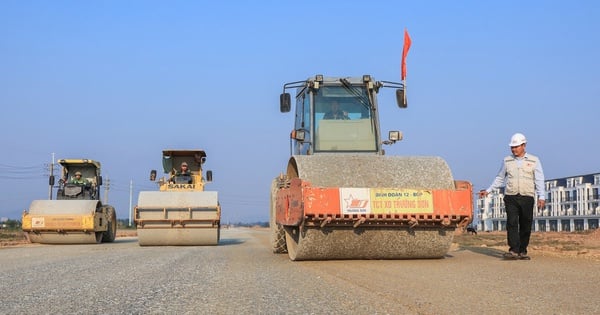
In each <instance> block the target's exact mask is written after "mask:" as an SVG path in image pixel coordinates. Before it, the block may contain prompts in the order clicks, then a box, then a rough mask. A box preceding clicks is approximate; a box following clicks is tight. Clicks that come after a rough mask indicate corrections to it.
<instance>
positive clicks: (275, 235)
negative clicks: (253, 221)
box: [269, 178, 287, 254]
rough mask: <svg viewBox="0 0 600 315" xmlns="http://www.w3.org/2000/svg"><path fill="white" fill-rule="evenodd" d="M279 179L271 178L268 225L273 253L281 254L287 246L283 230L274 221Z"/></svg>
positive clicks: (285, 250)
mask: <svg viewBox="0 0 600 315" xmlns="http://www.w3.org/2000/svg"><path fill="white" fill-rule="evenodd" d="M278 183H279V180H278V179H277V178H275V179H273V182H272V183H271V217H270V221H269V226H270V227H271V245H272V247H273V253H275V254H283V253H286V252H287V246H286V244H285V239H286V238H285V230H284V229H283V227H282V226H281V225H280V224H277V222H276V221H275V204H276V197H277V190H278V188H279V184H278Z"/></svg>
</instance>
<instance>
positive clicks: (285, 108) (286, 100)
mask: <svg viewBox="0 0 600 315" xmlns="http://www.w3.org/2000/svg"><path fill="white" fill-rule="evenodd" d="M291 108H292V97H291V96H290V93H282V94H281V95H279V110H280V111H281V112H282V113H287V112H289V111H290V109H291Z"/></svg>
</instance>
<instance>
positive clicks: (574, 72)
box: [0, 0, 600, 222]
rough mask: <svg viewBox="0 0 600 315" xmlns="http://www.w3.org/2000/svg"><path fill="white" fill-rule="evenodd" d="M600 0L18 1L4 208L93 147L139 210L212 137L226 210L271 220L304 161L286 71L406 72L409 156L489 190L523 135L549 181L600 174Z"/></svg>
mask: <svg viewBox="0 0 600 315" xmlns="http://www.w3.org/2000/svg"><path fill="white" fill-rule="evenodd" d="M599 16H600V4H598V3H597V2H596V1H526V2H525V1H501V2H494V1H492V2H489V1H462V2H461V1H413V2H405V1H369V2H364V1H304V2H288V1H253V2H249V1H235V2H234V1H9V0H6V1H0V107H1V108H2V115H0V131H1V137H0V148H1V150H2V152H3V153H4V154H2V155H1V156H0V217H8V218H11V219H20V215H21V213H22V211H23V210H24V209H26V208H27V207H28V206H29V204H30V203H31V201H32V200H35V199H45V198H47V197H48V186H47V173H48V171H47V170H46V169H45V168H46V167H47V165H48V164H49V163H50V162H51V158H52V153H55V156H56V158H57V159H59V158H90V159H95V160H98V161H100V162H101V163H102V166H103V176H104V180H105V181H106V180H107V179H110V184H111V186H110V187H111V190H110V192H109V201H110V202H109V203H110V204H112V205H113V206H115V207H116V209H117V213H118V217H119V218H128V216H129V215H128V208H129V201H130V191H129V184H130V182H131V181H132V182H133V194H132V200H133V204H134V205H135V203H136V202H137V194H138V192H139V191H141V190H155V189H156V186H155V185H154V184H152V183H151V182H150V181H149V180H148V177H149V171H150V170H151V169H160V167H161V152H162V150H163V149H167V148H182V149H195V148H200V149H204V150H206V152H207V155H208V158H207V162H206V164H205V168H206V169H210V170H212V171H213V173H214V182H213V183H210V184H209V185H208V186H207V189H208V190H216V191H219V199H220V202H221V205H222V209H223V210H222V211H223V218H222V219H223V222H240V221H242V222H255V221H266V220H268V216H269V214H268V207H269V187H270V183H271V179H272V178H273V177H274V176H276V175H278V174H279V173H280V172H282V171H284V169H285V166H286V162H287V159H288V157H289V133H290V130H291V128H292V122H293V115H292V114H291V113H287V114H281V113H280V112H279V104H278V102H279V94H280V93H281V91H282V86H283V84H284V83H286V82H290V81H298V80H304V79H306V78H307V77H309V76H313V75H315V74H324V75H328V76H361V75H363V74H371V75H372V76H373V77H375V78H376V79H378V80H388V81H399V80H400V57H401V52H402V35H403V30H404V28H407V29H408V31H409V33H410V35H411V38H412V47H411V50H410V52H409V55H408V59H407V67H408V75H407V92H408V101H409V107H408V108H407V109H403V110H401V109H398V108H397V107H396V105H395V103H394V100H393V93H392V91H391V90H385V89H384V90H383V93H382V95H381V96H380V110H381V120H382V121H381V123H382V130H383V131H384V132H386V131H387V130H401V131H403V133H404V138H405V139H404V140H403V141H402V142H400V143H397V144H395V145H394V146H391V147H388V148H387V154H391V155H436V156H441V157H442V158H444V159H445V160H446V161H447V162H448V164H449V165H450V168H451V169H452V172H453V175H454V177H455V179H464V180H469V181H471V182H472V183H473V185H474V187H475V189H476V190H478V189H481V188H486V187H487V186H488V185H489V184H490V183H491V181H492V179H493V177H494V175H495V173H496V171H497V170H498V168H499V166H500V161H501V159H502V157H503V156H505V155H507V154H509V153H510V151H509V147H508V142H509V139H510V136H511V135H512V134H513V133H515V132H522V133H524V134H525V135H526V136H527V138H528V140H529V144H528V147H527V149H528V152H531V153H533V154H536V155H538V156H539V157H540V158H541V160H542V164H543V167H544V170H545V173H546V178H556V177H564V176H571V175H578V174H588V173H593V172H599V171H600V163H599V162H598V161H599V160H598V156H600V145H599V142H600V141H599V139H598V126H599V125H600V122H599V118H598V117H600V106H599V105H600V102H599V101H600V88H598V87H599V86H600V76H599V75H598V74H599V73H600V62H598V56H600V20H598V17H599Z"/></svg>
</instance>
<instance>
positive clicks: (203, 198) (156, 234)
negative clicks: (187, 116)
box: [134, 150, 221, 246]
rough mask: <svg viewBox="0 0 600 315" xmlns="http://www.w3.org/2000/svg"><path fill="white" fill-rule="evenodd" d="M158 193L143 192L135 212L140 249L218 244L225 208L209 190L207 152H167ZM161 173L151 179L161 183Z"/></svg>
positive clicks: (210, 174)
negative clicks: (205, 163)
mask: <svg viewBox="0 0 600 315" xmlns="http://www.w3.org/2000/svg"><path fill="white" fill-rule="evenodd" d="M162 153H163V154H162V164H163V169H164V173H165V174H168V176H163V177H162V178H160V179H158V186H159V190H158V191H141V192H140V193H139V196H138V202H137V206H136V207H135V209H134V221H135V224H136V227H137V235H138V242H139V245H140V246H151V245H217V244H218V243H219V238H220V228H221V206H220V205H219V200H218V193H217V192H216V191H205V190H204V185H205V184H206V183H207V182H211V181H212V171H206V177H204V176H203V171H202V165H203V164H204V162H205V161H206V152H204V151H203V150H164V151H163V152H162ZM156 176H157V172H156V170H152V171H151V172H150V180H151V181H157V178H156Z"/></svg>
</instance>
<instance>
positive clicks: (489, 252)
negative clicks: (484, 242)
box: [459, 246, 504, 259]
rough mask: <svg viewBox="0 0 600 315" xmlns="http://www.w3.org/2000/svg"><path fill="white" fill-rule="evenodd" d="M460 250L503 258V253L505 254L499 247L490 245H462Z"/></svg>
mask: <svg viewBox="0 0 600 315" xmlns="http://www.w3.org/2000/svg"><path fill="white" fill-rule="evenodd" d="M459 250H468V251H471V252H474V253H477V254H482V255H486V256H490V257H494V258H500V259H501V258H502V254H504V251H502V250H499V249H495V248H489V247H480V246H460V247H459Z"/></svg>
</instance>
